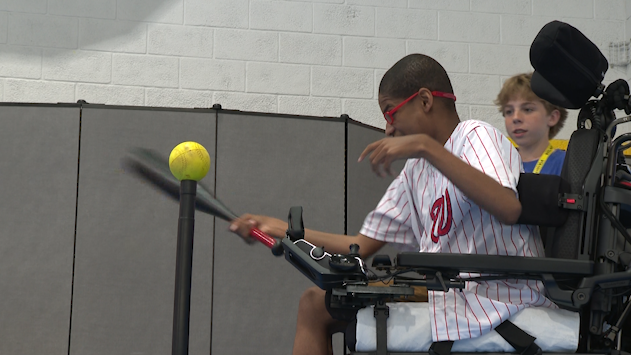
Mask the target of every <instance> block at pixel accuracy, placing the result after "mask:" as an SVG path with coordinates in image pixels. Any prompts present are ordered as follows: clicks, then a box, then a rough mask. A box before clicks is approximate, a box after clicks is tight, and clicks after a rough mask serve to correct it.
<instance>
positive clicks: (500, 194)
mask: <svg viewBox="0 0 631 355" xmlns="http://www.w3.org/2000/svg"><path fill="white" fill-rule="evenodd" d="M368 154H370V157H369V159H370V163H371V164H372V168H373V171H375V172H376V173H377V174H379V175H382V173H381V171H382V170H381V169H382V167H383V169H384V170H385V171H387V172H390V164H392V162H393V161H395V160H398V159H409V158H425V159H426V160H427V161H428V162H429V163H430V164H432V165H433V166H434V167H435V168H436V169H438V170H439V171H440V172H441V173H442V174H443V175H445V176H446V177H447V178H448V179H449V180H450V181H451V182H452V183H453V184H454V185H455V186H456V187H457V188H458V189H460V191H462V192H463V193H464V194H465V195H466V196H467V197H468V198H469V199H471V200H472V201H473V202H475V203H476V204H477V205H478V206H480V207H482V208H483V209H485V210H486V211H488V212H489V213H490V214H492V215H493V216H495V218H497V219H498V220H499V221H500V222H502V223H504V224H514V223H516V222H517V219H518V218H519V215H520V214H521V203H520V202H519V199H518V198H517V196H516V195H515V192H514V191H513V190H511V189H509V188H506V187H504V186H502V185H500V184H499V183H498V182H497V181H495V180H493V179H492V178H491V177H489V176H487V175H486V174H484V173H483V172H481V171H479V170H478V169H476V168H474V167H472V166H470V165H468V164H467V163H465V162H464V161H462V160H461V159H460V158H458V157H456V156H455V155H453V154H451V153H450V152H449V151H447V150H446V149H445V148H444V147H443V146H442V145H440V143H438V142H437V141H436V140H434V139H433V138H431V137H429V136H428V135H425V134H416V135H409V136H403V137H395V138H384V139H381V140H379V141H377V142H374V143H372V144H369V145H368V146H367V147H366V149H365V150H364V151H363V152H362V154H361V155H360V157H359V161H361V160H363V159H364V158H365V157H366V156H367V155H368Z"/></svg>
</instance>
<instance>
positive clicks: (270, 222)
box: [229, 214, 287, 244]
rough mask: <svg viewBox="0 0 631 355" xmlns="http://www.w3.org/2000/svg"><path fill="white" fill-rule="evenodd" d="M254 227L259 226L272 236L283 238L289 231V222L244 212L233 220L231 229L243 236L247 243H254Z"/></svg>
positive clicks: (262, 230)
mask: <svg viewBox="0 0 631 355" xmlns="http://www.w3.org/2000/svg"><path fill="white" fill-rule="evenodd" d="M252 228H258V229H259V230H260V231H261V232H263V233H266V234H268V235H269V236H271V237H274V238H276V239H281V238H284V237H285V234H286V232H287V223H285V222H283V221H281V220H280V219H276V218H272V217H267V216H257V215H251V214H244V215H242V216H241V217H239V218H237V219H235V220H233V221H232V222H231V224H230V228H229V229H230V231H231V232H233V233H235V234H237V235H239V236H240V237H241V238H243V240H245V242H246V243H248V244H252V243H254V241H255V240H256V239H254V238H252V237H251V236H250V231H251V230H252Z"/></svg>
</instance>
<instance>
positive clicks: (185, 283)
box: [172, 180, 197, 355]
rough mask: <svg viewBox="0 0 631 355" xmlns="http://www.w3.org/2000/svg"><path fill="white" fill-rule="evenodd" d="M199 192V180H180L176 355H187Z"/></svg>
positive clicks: (176, 262) (176, 274)
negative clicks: (197, 196) (194, 238)
mask: <svg viewBox="0 0 631 355" xmlns="http://www.w3.org/2000/svg"><path fill="white" fill-rule="evenodd" d="M196 192H197V181H194V180H182V181H181V184H180V218H179V220H178V231H177V257H176V261H175V303H174V306H173V344H172V354H173V355H188V340H189V339H188V335H189V325H190V322H189V320H190V314H191V274H192V269H193V233H194V230H195V194H196Z"/></svg>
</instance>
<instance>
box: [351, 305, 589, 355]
mask: <svg viewBox="0 0 631 355" xmlns="http://www.w3.org/2000/svg"><path fill="white" fill-rule="evenodd" d="M388 306H389V307H390V312H389V317H388V350H390V351H427V350H428V349H429V347H430V345H431V344H432V330H431V327H430V324H429V319H430V318H429V309H428V308H429V304H428V303H423V302H418V303H388ZM510 321H511V322H513V323H514V324H515V325H516V326H518V327H519V328H521V329H522V330H523V331H525V332H526V333H528V334H530V335H532V336H534V337H535V338H537V340H536V341H535V343H536V344H537V345H539V347H541V349H542V350H543V351H550V352H561V351H563V352H575V351H576V349H577V347H578V337H579V326H580V317H579V314H578V313H576V312H570V311H567V310H563V309H549V308H542V307H531V308H526V309H524V310H522V311H520V312H519V313H517V314H516V315H514V316H512V317H511V318H510ZM376 334H377V325H376V320H375V317H374V313H373V308H372V307H368V308H363V309H361V310H360V311H359V312H358V313H357V328H356V343H355V347H356V350H357V351H361V352H364V351H375V350H376V349H377V337H376ZM452 351H453V352H514V351H515V350H514V349H513V347H512V346H510V345H509V344H508V343H507V342H506V340H504V338H502V337H501V336H500V335H499V334H498V333H497V332H496V331H495V330H493V331H491V332H490V333H486V334H484V335H483V336H481V337H478V338H473V339H464V340H457V341H455V342H454V345H453V348H452Z"/></svg>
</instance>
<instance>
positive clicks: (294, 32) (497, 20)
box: [0, 0, 631, 138]
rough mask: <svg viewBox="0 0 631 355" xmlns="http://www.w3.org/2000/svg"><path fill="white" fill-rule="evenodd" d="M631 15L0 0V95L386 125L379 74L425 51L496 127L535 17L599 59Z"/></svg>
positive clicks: (562, 9)
mask: <svg viewBox="0 0 631 355" xmlns="http://www.w3.org/2000/svg"><path fill="white" fill-rule="evenodd" d="M630 15H631V0H313V1H309V0H280V1H268V0H0V99H1V100H2V101H4V102H76V101H77V100H79V99H83V100H86V101H88V102H90V103H104V104H111V105H139V106H168V107H210V106H212V105H213V104H215V103H220V104H222V106H223V107H224V108H228V109H239V110H248V111H262V112H279V113H291V114H301V115H316V116H321V115H324V116H339V115H340V114H342V113H347V114H349V115H350V116H351V117H353V118H354V119H357V120H359V121H362V122H364V123H367V124H370V125H374V126H377V127H382V128H383V127H384V121H383V118H382V116H381V114H380V112H379V109H378V106H377V103H376V95H377V88H378V84H379V81H380V79H381V76H382V75H383V73H384V72H385V70H386V69H387V68H388V67H390V66H391V65H392V64H393V63H394V62H396V61H397V60H398V59H400V58H401V57H403V56H405V55H406V54H408V53H415V52H421V53H425V54H428V55H431V56H433V57H434V58H436V59H438V60H439V61H440V62H441V63H442V64H443V65H444V66H445V67H446V69H447V71H448V72H449V73H450V75H451V78H452V81H453V84H454V88H455V92H456V95H457V96H458V105H457V106H458V111H459V113H460V115H461V118H463V119H468V118H476V119H482V120H486V121H489V122H492V123H493V124H494V125H496V126H497V127H499V128H501V129H503V128H504V123H503V120H502V118H501V117H500V115H499V114H498V113H497V110H496V108H495V107H494V106H493V99H494V98H495V96H496V95H497V92H498V91H499V89H500V87H501V84H502V82H503V80H505V79H506V78H507V77H509V76H511V75H513V74H516V73H519V72H524V71H529V70H531V66H530V63H529V59H528V50H529V46H530V43H531V42H532V39H533V38H534V36H535V35H536V33H537V32H538V31H539V29H540V28H541V27H542V26H543V25H544V24H545V23H547V22H549V21H551V20H554V19H558V20H562V21H565V22H568V23H570V24H572V25H573V26H575V27H577V28H579V29H580V30H581V31H582V32H583V33H585V34H586V35H587V36H588V37H589V38H590V39H592V40H593V41H594V42H595V43H596V44H597V45H598V46H599V47H600V48H601V49H602V50H603V52H604V53H605V55H606V56H608V50H607V49H608V44H609V42H617V41H624V40H629V38H631V36H630V35H631V26H630V24H631V22H629V21H630ZM629 72H630V71H628V70H627V67H616V68H610V70H609V72H608V75H607V78H606V81H608V82H611V81H613V80H615V79H618V78H628V77H629V74H628V73H629ZM572 117H574V118H575V117H576V112H574V113H573V114H572ZM574 127H575V122H574V121H570V122H568V129H565V130H564V131H563V132H562V133H561V138H567V137H569V134H570V132H571V131H572V129H573V128H574Z"/></svg>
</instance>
